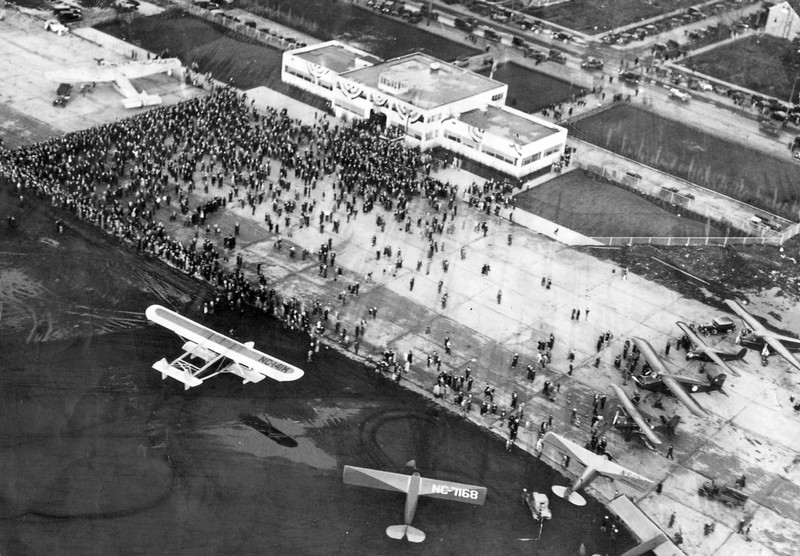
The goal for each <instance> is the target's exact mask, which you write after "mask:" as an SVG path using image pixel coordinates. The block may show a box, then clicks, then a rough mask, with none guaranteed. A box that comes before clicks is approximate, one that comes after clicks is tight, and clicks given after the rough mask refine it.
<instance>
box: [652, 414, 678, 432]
mask: <svg viewBox="0 0 800 556" xmlns="http://www.w3.org/2000/svg"><path fill="white" fill-rule="evenodd" d="M659 417H660V419H661V424H660V425H656V427H655V428H656V430H657V431H658V432H660V433H662V434H663V435H665V436H673V435H674V434H675V433H676V431H677V429H678V424H679V423H680V422H681V416H680V415H673V416H672V417H671V418H670V419H667V418H666V417H664V416H663V415H660V416H659Z"/></svg>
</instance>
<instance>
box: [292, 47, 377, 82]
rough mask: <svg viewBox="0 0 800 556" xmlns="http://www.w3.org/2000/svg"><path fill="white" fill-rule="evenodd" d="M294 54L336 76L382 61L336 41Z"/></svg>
mask: <svg viewBox="0 0 800 556" xmlns="http://www.w3.org/2000/svg"><path fill="white" fill-rule="evenodd" d="M294 54H295V55H296V56H297V57H298V58H302V59H303V60H305V61H307V62H311V63H312V64H317V65H318V66H322V67H323V68H327V69H329V70H331V71H332V72H334V73H337V74H341V73H345V72H348V71H351V70H356V69H359V68H362V67H364V65H375V64H380V63H381V62H383V60H381V59H380V58H378V57H377V56H373V55H372V54H369V53H368V52H363V51H361V50H357V49H355V48H351V47H346V46H345V45H344V44H342V43H340V42H336V41H330V42H327V43H323V44H322V45H319V46H318V47H317V48H311V49H309V50H306V51H303V52H296V53H294Z"/></svg>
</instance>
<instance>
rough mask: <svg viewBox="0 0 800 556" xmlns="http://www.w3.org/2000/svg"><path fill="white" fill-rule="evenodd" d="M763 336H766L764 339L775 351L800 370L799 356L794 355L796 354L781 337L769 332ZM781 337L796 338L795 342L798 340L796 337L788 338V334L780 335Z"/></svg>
mask: <svg viewBox="0 0 800 556" xmlns="http://www.w3.org/2000/svg"><path fill="white" fill-rule="evenodd" d="M762 337H763V338H764V341H765V342H767V344H768V345H769V347H771V348H772V349H773V350H775V352H776V353H777V354H778V355H780V356H781V357H783V358H784V359H786V361H788V362H789V364H790V365H791V366H792V367H794V368H795V369H797V370H800V362H798V361H797V358H796V357H795V356H794V354H792V352H791V351H789V350H788V348H787V347H786V346H785V345H784V344H783V341H781V340H780V339H779V337H776V336H774V335H772V334H769V333H768V334H764V335H763V336H762ZM780 338H785V339H786V340H794V341H795V342H797V341H798V340H797V339H796V338H788V337H786V336H780Z"/></svg>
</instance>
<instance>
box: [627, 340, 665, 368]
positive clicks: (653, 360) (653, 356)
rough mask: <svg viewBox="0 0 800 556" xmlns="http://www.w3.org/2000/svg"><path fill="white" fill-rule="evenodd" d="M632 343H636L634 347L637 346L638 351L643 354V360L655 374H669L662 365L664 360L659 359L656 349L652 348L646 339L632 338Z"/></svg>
mask: <svg viewBox="0 0 800 556" xmlns="http://www.w3.org/2000/svg"><path fill="white" fill-rule="evenodd" d="M633 343H634V344H636V347H637V348H639V351H640V352H641V353H642V355H643V356H644V359H645V361H647V364H648V365H650V367H651V368H652V369H653V370H654V371H655V372H656V374H659V375H662V374H669V371H668V370H667V368H666V367H665V366H664V362H663V361H661V358H660V357H659V356H658V354H657V353H656V350H654V349H653V346H651V345H650V342H648V341H647V340H643V339H642V338H637V337H634V338H633Z"/></svg>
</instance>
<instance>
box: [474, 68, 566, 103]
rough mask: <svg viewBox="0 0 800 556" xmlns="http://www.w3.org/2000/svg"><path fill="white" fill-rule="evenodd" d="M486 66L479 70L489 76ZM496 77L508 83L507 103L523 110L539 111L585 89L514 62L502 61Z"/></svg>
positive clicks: (495, 73)
mask: <svg viewBox="0 0 800 556" xmlns="http://www.w3.org/2000/svg"><path fill="white" fill-rule="evenodd" d="M489 72H490V70H489V69H486V70H484V71H480V72H479V73H481V74H483V75H487V76H488V75H489ZM494 79H496V80H497V81H500V82H501V83H508V98H507V100H506V104H508V105H509V106H511V107H513V108H516V109H517V110H522V111H523V112H528V113H531V112H538V111H539V110H541V109H542V108H546V107H548V106H550V105H551V104H558V103H560V102H565V101H568V100H569V99H570V97H571V96H572V95H576V94H578V93H580V92H581V87H578V86H577V85H573V84H572V83H570V82H568V81H564V80H563V79H557V78H555V77H551V76H549V75H547V74H545V73H541V72H538V71H534V70H531V69H528V68H526V67H524V66H521V65H519V64H515V63H513V62H511V63H506V64H500V65H499V66H498V67H497V70H496V71H495V72H494Z"/></svg>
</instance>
